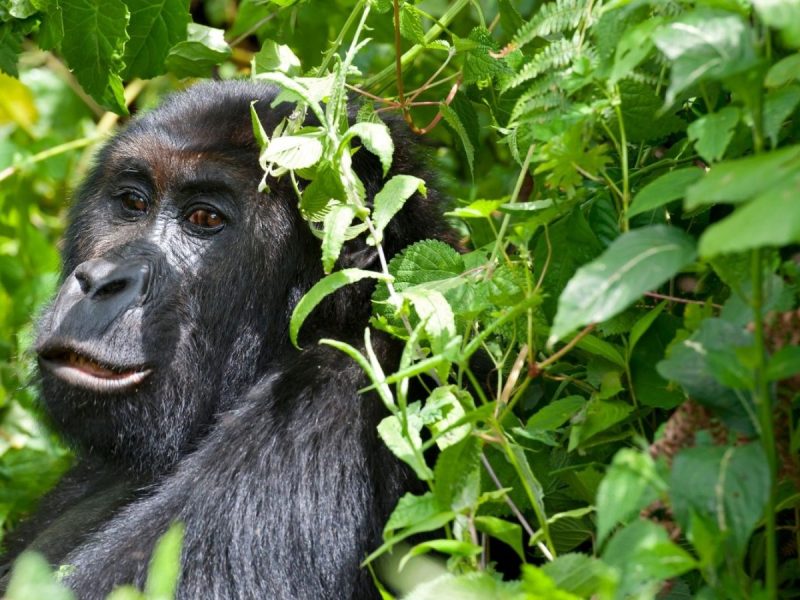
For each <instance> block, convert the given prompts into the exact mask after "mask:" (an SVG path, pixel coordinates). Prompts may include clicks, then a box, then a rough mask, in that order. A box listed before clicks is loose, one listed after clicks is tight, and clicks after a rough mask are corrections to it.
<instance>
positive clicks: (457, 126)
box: [439, 104, 475, 175]
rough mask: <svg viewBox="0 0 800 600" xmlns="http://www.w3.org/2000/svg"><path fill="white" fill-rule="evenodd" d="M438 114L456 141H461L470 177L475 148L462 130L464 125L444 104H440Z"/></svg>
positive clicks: (465, 131)
mask: <svg viewBox="0 0 800 600" xmlns="http://www.w3.org/2000/svg"><path fill="white" fill-rule="evenodd" d="M439 112H441V113H442V117H443V118H444V120H445V123H447V124H448V125H449V126H450V127H451V129H452V130H453V131H454V132H455V133H456V135H457V136H458V139H459V140H460V141H461V147H462V148H463V150H464V156H465V158H466V159H467V166H468V167H469V172H470V175H472V173H473V170H472V167H473V162H474V161H475V147H474V146H473V145H472V141H470V136H469V133H467V130H466V129H465V128H464V124H463V123H462V122H461V119H460V118H459V116H458V114H456V112H455V111H454V110H453V109H452V108H450V107H449V106H447V105H446V104H442V105H441V106H439Z"/></svg>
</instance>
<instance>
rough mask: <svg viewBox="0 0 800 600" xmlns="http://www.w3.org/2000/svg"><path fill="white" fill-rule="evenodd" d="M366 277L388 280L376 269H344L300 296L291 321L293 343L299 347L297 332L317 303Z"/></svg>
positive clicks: (325, 278) (290, 336) (322, 280)
mask: <svg viewBox="0 0 800 600" xmlns="http://www.w3.org/2000/svg"><path fill="white" fill-rule="evenodd" d="M366 278H372V279H380V280H382V281H387V280H388V279H387V277H386V276H385V275H383V274H382V273H377V272H375V271H364V270H362V269H344V270H342V271H336V272H335V273H331V274H330V275H328V276H327V277H324V278H323V279H320V280H319V281H318V282H317V283H315V284H314V286H313V287H312V288H311V289H310V290H308V292H307V293H306V294H305V296H303V297H302V298H300V302H298V303H297V306H295V308H294V311H292V318H291V320H290V321H289V338H290V339H291V340H292V344H294V345H295V346H296V347H298V348H299V346H298V345H297V334H298V333H299V332H300V327H301V326H302V325H303V322H304V321H305V320H306V318H307V317H308V315H310V314H311V311H312V310H314V308H315V307H316V306H317V304H319V303H320V302H322V300H324V299H325V297H326V296H328V295H330V294H332V293H333V292H335V291H336V290H338V289H339V288H341V287H344V286H345V285H348V284H350V283H355V282H356V281H361V280H362V279H366Z"/></svg>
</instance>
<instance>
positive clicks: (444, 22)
mask: <svg viewBox="0 0 800 600" xmlns="http://www.w3.org/2000/svg"><path fill="white" fill-rule="evenodd" d="M469 3H470V0H456V1H455V2H453V5H452V6H451V7H450V8H448V9H447V11H445V13H444V14H443V15H442V16H441V17H440V18H439V20H438V21H437V22H436V23H435V24H434V25H433V27H431V28H430V29H429V30H428V32H427V33H426V34H425V43H428V42H431V41H433V40H435V39H436V38H437V37H439V34H440V33H442V31H443V30H444V28H445V27H447V26H448V25H449V24H450V23H451V22H452V21H453V19H455V18H456V16H457V15H458V13H460V12H461V11H462V10H463V9H464V8H465V7H467V6H469ZM424 49H425V46H423V45H421V44H415V45H414V46H412V47H411V48H410V49H409V50H407V51H406V52H405V53H404V54H403V56H401V57H400V63H401V65H402V66H405V65H406V64H408V63H409V62H411V61H412V60H414V59H415V58H416V57H417V55H418V54H419V53H420V52H422V50H424ZM395 68H396V67H395V65H390V66H388V67H386V68H385V69H383V70H382V71H381V72H379V73H378V74H376V75H373V76H372V77H370V78H369V79H367V80H366V81H365V82H364V85H363V86H362V87H364V88H372V87H378V88H380V87H383V86H384V85H386V80H387V79H390V78H391V76H392V75H393V74H394V73H395Z"/></svg>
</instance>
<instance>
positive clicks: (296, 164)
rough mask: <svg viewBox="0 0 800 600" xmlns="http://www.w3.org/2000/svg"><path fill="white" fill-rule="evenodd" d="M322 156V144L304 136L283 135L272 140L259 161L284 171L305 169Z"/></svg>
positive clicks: (315, 139)
mask: <svg viewBox="0 0 800 600" xmlns="http://www.w3.org/2000/svg"><path fill="white" fill-rule="evenodd" d="M321 156H322V143H321V142H320V141H319V140H318V139H317V138H313V137H308V136H304V135H283V136H281V137H276V138H273V139H272V141H270V143H269V144H267V146H266V147H265V148H264V150H263V152H262V153H261V161H262V162H264V163H275V164H276V165H278V166H279V167H283V168H284V169H306V168H308V167H311V166H313V165H315V164H316V163H317V161H318V160H319V159H320V157H321Z"/></svg>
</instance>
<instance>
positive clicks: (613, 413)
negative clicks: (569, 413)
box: [568, 398, 633, 452]
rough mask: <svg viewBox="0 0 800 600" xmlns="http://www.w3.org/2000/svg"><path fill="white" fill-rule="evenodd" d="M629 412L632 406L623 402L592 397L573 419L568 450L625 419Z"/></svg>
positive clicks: (631, 410) (579, 445) (577, 446)
mask: <svg viewBox="0 0 800 600" xmlns="http://www.w3.org/2000/svg"><path fill="white" fill-rule="evenodd" d="M631 412H633V407H632V406H631V405H630V404H627V403H625V402H622V401H619V400H600V399H599V398H592V399H591V400H589V402H587V403H586V408H585V409H584V410H583V412H581V413H579V414H578V415H576V416H575V418H574V419H573V424H572V429H571V430H570V432H569V434H570V435H569V448H568V451H569V452H572V451H573V450H575V449H576V448H580V447H581V446H583V445H584V444H585V443H586V442H587V441H589V440H590V439H591V438H592V437H593V436H595V435H597V434H598V433H602V432H603V431H606V430H607V429H609V428H611V427H613V426H614V425H616V424H617V423H619V422H620V421H623V420H624V419H626V418H627V417H628V415H630V414H631Z"/></svg>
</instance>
